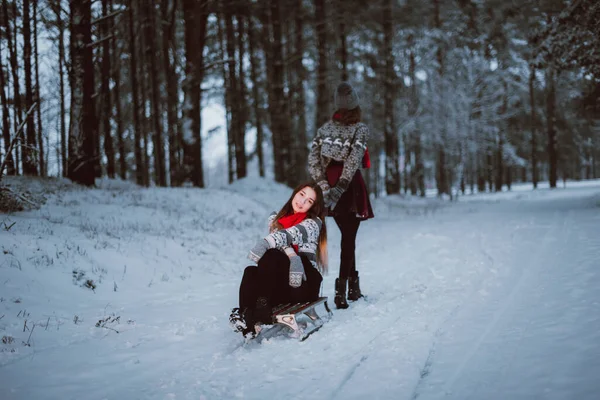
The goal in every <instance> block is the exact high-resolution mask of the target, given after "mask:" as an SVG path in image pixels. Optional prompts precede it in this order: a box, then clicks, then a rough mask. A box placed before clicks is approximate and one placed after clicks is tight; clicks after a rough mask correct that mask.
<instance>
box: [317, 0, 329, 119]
mask: <svg viewBox="0 0 600 400" xmlns="http://www.w3.org/2000/svg"><path fill="white" fill-rule="evenodd" d="M325 4H326V2H325V0H315V30H316V33H317V52H318V54H319V59H318V66H317V116H316V118H315V125H316V127H315V130H316V129H318V128H319V127H320V126H321V125H323V124H324V123H325V122H327V120H328V119H329V93H328V92H327V73H328V66H327V17H326V15H327V14H326V10H325Z"/></svg>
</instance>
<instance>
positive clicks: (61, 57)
mask: <svg viewBox="0 0 600 400" xmlns="http://www.w3.org/2000/svg"><path fill="white" fill-rule="evenodd" d="M52 9H53V11H54V13H55V14H56V25H57V27H58V74H59V85H60V88H59V92H60V115H59V120H60V122H59V124H60V127H59V129H60V158H59V159H60V166H61V173H62V176H63V177H66V176H67V125H66V121H65V113H66V108H67V107H66V103H65V76H64V71H63V69H64V64H65V38H64V32H65V27H64V24H63V20H62V8H61V7H60V4H59V3H52Z"/></svg>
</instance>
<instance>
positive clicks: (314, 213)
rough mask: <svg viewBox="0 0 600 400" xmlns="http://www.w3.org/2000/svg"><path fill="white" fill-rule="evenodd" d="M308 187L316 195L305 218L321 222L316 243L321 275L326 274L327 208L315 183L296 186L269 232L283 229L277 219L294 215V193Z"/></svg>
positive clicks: (321, 192)
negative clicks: (316, 219)
mask: <svg viewBox="0 0 600 400" xmlns="http://www.w3.org/2000/svg"><path fill="white" fill-rule="evenodd" d="M306 187H309V188H311V189H312V190H314V191H315V193H316V194H317V198H316V199H315V202H314V203H313V205H312V206H311V207H310V209H309V210H308V211H307V212H306V218H319V219H320V220H321V222H322V225H321V231H320V232H319V242H318V243H317V267H318V269H319V271H320V272H321V274H326V273H327V228H326V226H325V217H326V216H327V208H325V199H324V198H323V191H322V190H321V187H320V186H319V185H317V184H316V182H313V181H309V182H304V183H301V184H300V185H298V186H296V188H295V189H294V191H293V192H292V195H291V196H290V198H289V199H288V201H287V202H286V203H285V204H284V205H283V207H282V208H281V210H279V212H278V213H277V215H276V216H275V219H274V220H273V222H272V223H271V226H270V227H269V228H270V230H273V229H277V230H279V229H283V227H282V226H281V224H280V223H279V222H278V221H279V218H281V217H285V216H286V215H290V214H293V213H294V208H293V206H292V200H293V199H294V196H296V193H298V192H299V191H301V190H302V189H304V188H306Z"/></svg>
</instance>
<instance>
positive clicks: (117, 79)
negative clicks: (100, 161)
mask: <svg viewBox="0 0 600 400" xmlns="http://www.w3.org/2000/svg"><path fill="white" fill-rule="evenodd" d="M108 6H109V10H110V13H111V14H112V13H113V12H114V8H113V0H109V2H108ZM110 31H111V32H113V34H114V35H115V36H116V37H120V36H119V34H120V32H119V27H117V26H116V25H115V23H114V20H111V24H110ZM116 43H117V41H116V40H114V39H113V40H111V45H112V46H111V48H112V55H113V57H114V61H115V62H114V63H112V71H111V75H112V79H113V82H114V92H113V93H114V98H113V99H112V103H114V106H115V123H116V128H117V130H116V132H115V135H116V137H117V145H118V148H119V176H120V177H121V179H123V180H125V179H127V152H126V149H125V140H124V138H123V118H122V117H121V52H120V51H118V49H117V45H116ZM111 112H112V110H111Z"/></svg>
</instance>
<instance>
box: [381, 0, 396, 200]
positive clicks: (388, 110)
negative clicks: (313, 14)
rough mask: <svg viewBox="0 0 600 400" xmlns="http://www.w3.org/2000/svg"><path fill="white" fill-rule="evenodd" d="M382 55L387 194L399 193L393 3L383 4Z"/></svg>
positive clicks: (388, 1)
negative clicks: (395, 117) (383, 63)
mask: <svg viewBox="0 0 600 400" xmlns="http://www.w3.org/2000/svg"><path fill="white" fill-rule="evenodd" d="M382 10H383V52H384V53H383V54H385V72H384V76H383V79H384V111H383V112H384V118H385V127H384V136H385V190H386V192H387V193H388V194H392V193H399V192H400V168H399V165H398V158H399V154H398V151H399V149H398V133H397V132H396V124H395V119H394V97H395V95H394V92H395V91H394V82H395V72H394V53H393V30H394V28H393V20H392V12H393V1H392V0H384V3H383V8H382Z"/></svg>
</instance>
